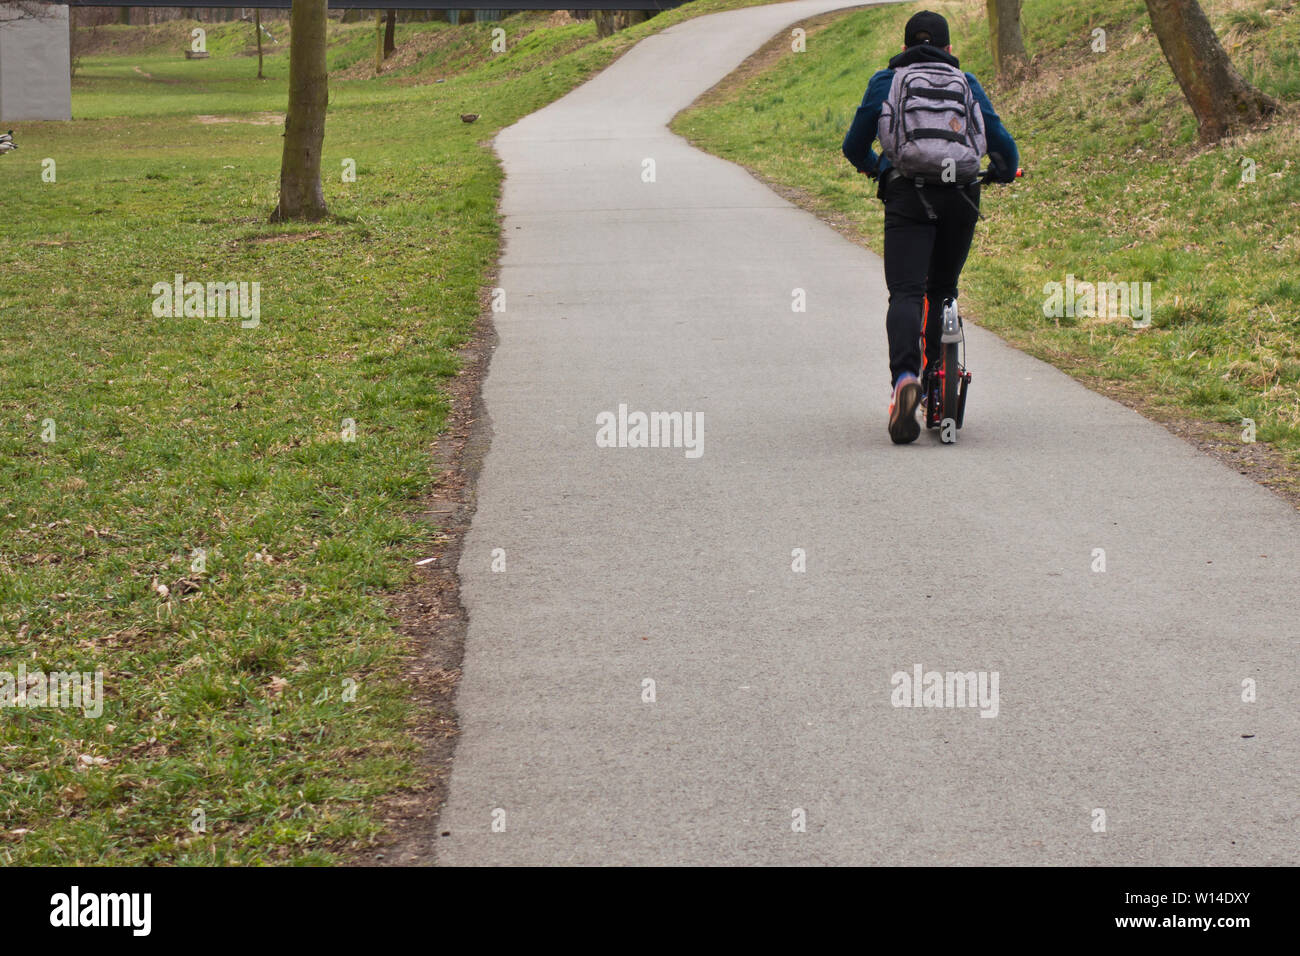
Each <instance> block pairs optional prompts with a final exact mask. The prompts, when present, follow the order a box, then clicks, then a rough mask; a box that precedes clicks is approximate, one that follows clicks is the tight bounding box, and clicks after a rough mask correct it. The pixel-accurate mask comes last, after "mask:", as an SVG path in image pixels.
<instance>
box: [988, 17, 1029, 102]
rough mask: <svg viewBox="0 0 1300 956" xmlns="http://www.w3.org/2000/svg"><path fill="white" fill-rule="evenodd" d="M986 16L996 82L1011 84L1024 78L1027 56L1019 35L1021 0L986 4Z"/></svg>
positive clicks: (1023, 40) (1027, 62) (1023, 42)
mask: <svg viewBox="0 0 1300 956" xmlns="http://www.w3.org/2000/svg"><path fill="white" fill-rule="evenodd" d="M986 5H987V7H988V12H989V40H990V41H991V42H992V45H993V65H994V66H995V67H996V68H997V71H998V79H999V80H1001V81H1003V82H1006V83H1010V82H1014V81H1016V80H1017V79H1019V78H1020V77H1022V76H1024V74H1025V70H1026V69H1027V68H1028V67H1029V54H1028V53H1027V52H1026V51H1025V39H1024V37H1023V36H1022V35H1021V33H1020V0H986Z"/></svg>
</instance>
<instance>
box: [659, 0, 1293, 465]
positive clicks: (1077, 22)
mask: <svg viewBox="0 0 1300 956" xmlns="http://www.w3.org/2000/svg"><path fill="white" fill-rule="evenodd" d="M927 5H928V6H929V7H931V8H933V9H937V10H939V11H940V12H942V13H944V14H945V15H947V16H948V18H949V20H950V23H951V26H952V34H953V46H954V49H955V52H956V53H957V54H958V55H959V56H960V57H961V60H962V65H963V67H964V68H965V69H967V70H970V71H972V72H974V73H975V74H976V75H977V76H979V77H980V78H981V80H982V81H983V82H984V83H985V87H986V89H988V90H989V93H990V96H991V97H992V99H993V103H994V106H995V107H996V108H997V109H998V112H999V113H1000V114H1001V115H1002V117H1003V119H1004V121H1005V122H1006V124H1007V126H1008V128H1009V129H1010V130H1011V132H1012V134H1013V135H1014V136H1015V137H1016V139H1017V142H1018V144H1019V146H1020V149H1021V154H1022V163H1023V165H1024V166H1025V167H1026V169H1027V172H1028V178H1026V179H1025V180H1023V181H1021V182H1019V183H1017V184H1015V185H1014V186H1013V187H1011V188H1009V189H1001V190H988V191H986V194H985V203H984V211H985V214H986V216H987V217H988V218H987V220H986V221H985V222H984V223H982V224H981V227H980V229H979V231H978V232H977V234H976V240H975V246H974V248H973V250H972V253H971V258H970V259H969V261H968V262H967V265H966V269H965V272H964V275H963V287H962V288H963V300H964V302H965V304H966V308H967V310H968V311H969V312H970V313H971V314H973V315H974V316H975V317H976V318H977V319H978V320H979V321H980V322H981V323H982V324H983V325H984V326H985V327H987V328H989V329H991V330H993V331H994V332H996V333H998V334H999V335H1001V336H1002V337H1004V338H1005V339H1007V340H1008V341H1009V342H1011V343H1012V344H1014V345H1016V346H1018V347H1020V348H1023V349H1025V350H1026V351H1028V352H1030V353H1032V354H1034V355H1036V356H1038V357H1040V358H1043V359H1045V360H1047V361H1050V362H1053V363H1055V364H1056V365H1058V366H1060V367H1061V368H1064V369H1066V370H1068V371H1070V372H1071V373H1072V374H1075V375H1077V376H1079V377H1081V378H1083V379H1085V380H1087V381H1096V380H1104V381H1108V382H1113V383H1122V386H1123V388H1124V389H1125V390H1126V391H1129V392H1131V393H1135V394H1137V395H1139V396H1140V397H1141V398H1142V399H1143V401H1144V402H1145V403H1146V406H1147V407H1148V409H1150V410H1152V411H1156V412H1158V413H1161V414H1163V413H1169V414H1174V415H1189V416H1193V417H1196V418H1199V419H1202V420H1206V421H1212V422H1222V423H1225V425H1226V424H1231V425H1232V426H1233V429H1231V430H1234V431H1239V430H1240V422H1241V419H1243V418H1251V419H1254V420H1255V421H1256V422H1257V423H1258V437H1259V438H1260V439H1261V440H1265V441H1268V442H1270V443H1272V444H1273V445H1275V446H1276V447H1277V448H1279V449H1281V450H1282V451H1283V452H1284V454H1285V455H1286V457H1287V459H1288V460H1289V462H1290V463H1291V465H1292V466H1300V281H1297V279H1296V278H1295V277H1296V276H1300V241H1298V240H1297V235H1298V234H1300V157H1298V156H1297V153H1296V149H1295V143H1296V140H1297V137H1298V136H1300V129H1298V128H1297V125H1298V124H1297V119H1296V116H1297V108H1296V107H1297V100H1300V60H1298V59H1297V57H1298V56H1300V53H1298V52H1297V51H1300V12H1298V11H1297V8H1296V6H1295V5H1294V4H1290V3H1287V4H1283V3H1267V4H1266V3H1264V2H1263V0H1258V2H1254V3H1246V2H1243V0H1227V2H1224V0H1208V2H1206V3H1204V6H1205V7H1206V9H1207V11H1208V12H1209V13H1210V15H1211V19H1212V20H1213V22H1214V23H1215V25H1216V27H1217V28H1218V29H1219V32H1220V34H1221V36H1224V38H1225V45H1226V46H1228V48H1229V49H1230V50H1231V51H1232V55H1233V57H1234V61H1235V62H1236V63H1237V65H1238V66H1239V68H1241V69H1242V70H1243V72H1244V73H1245V74H1246V75H1247V76H1248V77H1250V78H1251V79H1252V80H1253V81H1254V82H1255V83H1257V84H1258V85H1259V86H1260V87H1262V88H1263V89H1264V90H1265V91H1266V92H1268V93H1270V94H1271V95H1273V96H1275V97H1278V98H1279V99H1281V100H1282V101H1283V103H1284V106H1285V111H1284V113H1283V115H1281V116H1279V117H1278V118H1277V119H1276V120H1275V121H1274V122H1273V123H1272V124H1271V128H1269V129H1267V130H1263V131H1259V132H1256V133H1253V134H1251V135H1249V136H1245V137H1241V138H1239V139H1236V140H1234V141H1231V142H1225V143H1223V144H1220V145H1218V146H1216V147H1213V148H1208V149H1207V148H1201V147H1199V146H1198V145H1197V143H1196V129H1195V122H1194V120H1193V118H1192V115H1191V113H1190V110H1189V109H1188V108H1187V106H1186V105H1185V102H1184V101H1183V99H1182V96H1181V93H1180V92H1179V90H1178V88H1177V86H1176V84H1175V83H1174V81H1173V78H1172V76H1171V75H1170V71H1169V68H1168V66H1167V65H1166V64H1165V61H1164V59H1163V57H1162V56H1161V53H1160V49H1159V45H1158V44H1157V42H1156V40H1155V38H1154V35H1153V33H1152V32H1151V29H1150V26H1149V23H1148V20H1147V16H1146V11H1145V5H1144V4H1143V3H1141V2H1138V0H1099V2H1098V3H1092V4H1080V3H1072V2H1066V0H1026V3H1025V5H1024V32H1025V40H1026V44H1027V46H1028V47H1029V49H1030V52H1031V53H1032V54H1034V55H1035V57H1036V61H1037V62H1036V66H1037V75H1036V76H1035V77H1034V78H1033V79H1032V80H1031V81H1029V82H1027V83H1025V84H1024V85H1022V86H1021V87H1020V88H1018V89H1015V90H1006V89H1000V88H999V86H998V84H997V83H996V82H994V80H993V70H992V63H991V56H990V53H989V50H988V27H987V22H986V21H985V19H984V16H983V4H982V3H959V2H939V3H935V2H931V3H928V4H927ZM918 6H920V5H918V4H905V5H900V6H891V7H884V8H878V9H868V10H863V11H860V12H854V13H850V14H847V15H845V16H844V17H842V18H840V19H838V20H836V21H835V22H834V23H833V25H831V26H829V27H828V28H826V29H825V30H823V31H821V32H816V33H813V34H811V35H810V36H809V39H808V44H807V52H806V53H800V54H791V53H788V52H787V53H786V54H785V55H783V56H782V57H781V58H780V59H779V60H778V61H776V62H775V63H774V65H773V66H772V67H771V68H770V69H767V70H766V71H764V72H762V73H760V74H759V75H757V76H756V77H754V78H753V79H752V80H750V81H748V82H746V83H744V84H743V85H741V86H739V87H735V88H731V89H728V90H726V91H725V92H722V93H720V94H719V95H716V96H713V97H709V98H706V99H705V100H704V101H702V102H701V103H700V104H699V105H698V106H697V107H696V108H694V109H692V110H690V111H687V112H686V113H684V114H682V115H681V116H679V117H678V118H677V120H676V122H675V128H676V129H677V130H678V132H680V133H682V134H683V135H685V136H687V137H688V138H690V139H691V140H693V141H694V142H696V143H697V144H698V145H700V146H702V147H703V148H706V149H708V150H711V151H713V152H715V153H717V154H718V155H720V156H723V157H725V158H727V159H731V160H734V161H736V162H739V163H741V164H743V165H745V166H747V167H749V168H751V169H753V170H755V171H756V172H757V173H758V174H759V175H760V176H762V177H764V178H766V179H768V180H770V181H774V182H778V183H782V184H785V185H787V186H791V187H794V188H795V189H797V190H799V191H800V192H802V193H803V194H804V195H805V196H806V197H807V202H808V203H809V205H811V206H812V207H813V208H815V209H816V210H818V211H819V212H822V213H825V214H829V215H834V216H836V217H838V218H839V219H840V220H841V221H843V222H844V223H845V224H846V228H848V229H849V231H850V232H851V233H855V234H856V235H857V236H859V237H860V238H861V240H862V241H863V242H865V243H866V244H868V245H870V246H871V247H872V248H875V249H877V250H879V249H880V236H881V227H882V221H883V220H882V211H881V206H880V203H879V202H878V201H876V200H875V198H874V183H872V182H870V181H869V180H867V179H866V178H865V177H862V176H859V175H857V174H856V173H855V172H854V171H853V170H852V168H851V167H849V165H848V164H847V162H845V160H844V159H843V157H842V156H841V154H840V142H841V140H842V138H843V135H844V132H845V131H846V130H847V129H848V125H849V123H850V121H851V119H852V115H853V111H854V110H855V109H856V107H857V105H858V103H859V102H860V101H861V99H862V94H863V91H864V90H865V88H866V84H867V81H868V79H869V78H870V76H871V74H872V73H873V72H874V71H875V70H876V69H878V68H880V67H882V66H883V65H884V64H885V63H886V61H887V60H888V58H889V57H890V56H892V55H893V54H894V53H896V52H897V51H898V48H899V44H900V39H899V38H900V37H901V35H902V27H903V23H904V22H905V21H906V20H907V18H908V17H909V16H910V15H911V14H912V13H913V12H915V10H916V9H917V8H918ZM1265 7H1276V8H1279V9H1278V10H1276V11H1275V12H1273V13H1269V14H1264V13H1263V12H1262V11H1263V10H1264V9H1265ZM1256 14H1258V16H1256ZM1243 17H1244V19H1243ZM1260 18H1265V19H1266V20H1267V22H1268V24H1269V25H1268V29H1267V30H1257V29H1254V28H1253V27H1251V28H1249V29H1245V30H1243V29H1242V24H1246V25H1247V27H1250V25H1251V24H1257V23H1258V22H1259V20H1260ZM1230 27H1231V29H1230ZM1095 28H1102V29H1104V30H1106V32H1107V48H1108V52H1106V53H1104V54H1101V53H1093V52H1092V50H1091V44H1092V41H1093V32H1092V31H1093V30H1094V29H1095ZM1247 158H1249V159H1251V160H1253V161H1254V163H1255V181H1254V182H1253V183H1248V182H1243V181H1242V171H1243V160H1244V159H1247ZM1070 273H1073V274H1074V275H1075V276H1077V277H1078V278H1079V279H1089V280H1093V281H1129V282H1134V281H1135V282H1150V283H1151V284H1152V298H1153V302H1154V312H1155V315H1154V322H1153V326H1152V327H1151V328H1149V329H1146V330H1141V331H1139V330H1135V329H1134V328H1133V327H1132V323H1131V322H1129V321H1128V320H1126V319H1119V320H1114V319H1092V318H1087V317H1080V318H1076V319H1073V320H1070V319H1061V320H1060V323H1059V325H1058V324H1057V323H1056V322H1055V321H1054V320H1053V319H1050V318H1045V317H1044V315H1043V312H1042V305H1043V302H1044V299H1045V294H1044V285H1045V284H1046V283H1048V282H1051V281H1056V282H1064V281H1065V278H1066V276H1067V274H1070ZM975 361H976V362H978V357H976V359H975Z"/></svg>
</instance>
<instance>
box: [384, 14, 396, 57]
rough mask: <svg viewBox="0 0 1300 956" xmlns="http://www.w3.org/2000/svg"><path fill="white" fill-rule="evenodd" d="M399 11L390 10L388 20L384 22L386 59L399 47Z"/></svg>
mask: <svg viewBox="0 0 1300 956" xmlns="http://www.w3.org/2000/svg"><path fill="white" fill-rule="evenodd" d="M396 33H397V11H396V10H389V11H388V20H387V21H386V22H385V23H384V59H385V60H387V59H388V58H389V57H390V56H392V55H393V51H394V50H396V49H397V40H396Z"/></svg>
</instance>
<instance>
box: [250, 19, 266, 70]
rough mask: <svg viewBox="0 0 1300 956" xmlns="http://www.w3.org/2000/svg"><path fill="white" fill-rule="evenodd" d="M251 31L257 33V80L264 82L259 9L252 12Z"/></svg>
mask: <svg viewBox="0 0 1300 956" xmlns="http://www.w3.org/2000/svg"><path fill="white" fill-rule="evenodd" d="M253 29H254V30H255V31H257V78H258V79H259V80H264V79H266V77H264V76H263V75H262V11H261V10H260V9H257V10H254V11H253Z"/></svg>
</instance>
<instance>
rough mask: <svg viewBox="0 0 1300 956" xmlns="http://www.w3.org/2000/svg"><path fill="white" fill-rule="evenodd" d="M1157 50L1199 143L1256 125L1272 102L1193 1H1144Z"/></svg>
mask: <svg viewBox="0 0 1300 956" xmlns="http://www.w3.org/2000/svg"><path fill="white" fill-rule="evenodd" d="M1146 4H1147V12H1148V13H1149V14H1150V15H1151V25H1152V26H1153V27H1155V31H1156V38H1157V39H1158V40H1159V41H1160V49H1161V50H1163V51H1164V54H1165V59H1166V60H1168V61H1169V66H1170V68H1171V69H1172V70H1173V71H1174V79H1176V80H1177V81H1178V85H1179V86H1180V87H1182V89H1183V96H1185V97H1186V98H1187V103H1188V105H1189V106H1191V108H1192V113H1193V114H1194V115H1195V116H1196V124H1197V127H1198V129H1199V133H1200V137H1201V142H1203V143H1213V142H1217V141H1218V140H1220V139H1222V138H1223V137H1224V136H1227V135H1228V134H1229V133H1231V132H1233V131H1235V130H1240V129H1245V128H1248V127H1250V126H1254V125H1256V124H1258V123H1259V122H1260V121H1261V120H1262V119H1264V118H1265V117H1266V116H1268V115H1270V114H1271V113H1273V112H1275V111H1276V110H1277V103H1276V102H1275V101H1274V100H1272V99H1270V98H1269V97H1268V96H1265V95H1264V94H1263V93H1261V92H1260V91H1259V90H1257V89H1255V87H1253V86H1251V85H1250V84H1249V83H1247V82H1246V80H1245V78H1244V77H1243V76H1242V75H1241V74H1240V73H1238V72H1237V68H1236V67H1235V66H1233V65H1232V61H1231V60H1230V59H1228V54H1227V52H1226V51H1225V50H1224V49H1223V44H1221V43H1220V42H1219V38H1218V37H1217V36H1215V35H1214V28H1213V27H1212V26H1210V20H1209V18H1208V17H1207V16H1206V15H1205V11H1204V10H1202V9H1201V5H1200V4H1199V3H1197V2H1196V0H1146Z"/></svg>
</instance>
